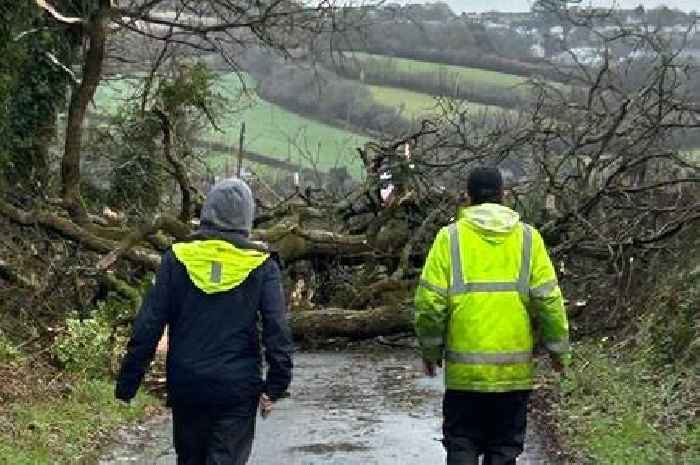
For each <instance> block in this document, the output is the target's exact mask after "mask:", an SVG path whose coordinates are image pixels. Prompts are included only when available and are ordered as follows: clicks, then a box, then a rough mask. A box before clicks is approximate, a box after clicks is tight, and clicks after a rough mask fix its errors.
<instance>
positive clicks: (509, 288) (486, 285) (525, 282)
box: [426, 223, 532, 295]
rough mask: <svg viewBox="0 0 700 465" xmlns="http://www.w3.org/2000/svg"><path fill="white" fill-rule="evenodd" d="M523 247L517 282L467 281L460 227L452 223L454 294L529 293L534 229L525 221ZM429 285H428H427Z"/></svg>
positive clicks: (451, 292) (451, 289)
mask: <svg viewBox="0 0 700 465" xmlns="http://www.w3.org/2000/svg"><path fill="white" fill-rule="evenodd" d="M522 227H523V248H522V254H521V257H520V260H521V261H520V274H519V275H518V280H517V281H516V282H480V283H471V282H469V283H465V282H464V275H463V274H462V256H461V254H460V249H459V229H458V226H457V223H452V224H451V225H450V226H449V227H448V228H447V229H448V231H449V233H450V261H451V262H452V285H451V286H450V290H449V293H450V294H452V295H456V294H463V293H466V292H519V293H520V294H523V295H527V294H528V292H529V290H530V289H529V287H530V257H531V256H532V229H530V226H528V225H526V224H524V223H523V225H522ZM426 287H427V286H426Z"/></svg>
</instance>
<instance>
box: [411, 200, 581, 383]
mask: <svg viewBox="0 0 700 465" xmlns="http://www.w3.org/2000/svg"><path fill="white" fill-rule="evenodd" d="M415 312H416V313H415V326H416V334H417V335H418V340H419V344H420V347H421V351H422V353H423V357H424V358H425V359H426V360H431V361H438V360H441V359H442V358H444V359H445V362H446V367H445V384H446V387H447V389H455V390H465V391H482V392H505V391H517V390H527V389H532V387H533V381H532V377H533V361H532V349H533V345H534V344H533V339H534V337H533V329H532V325H531V321H530V318H531V316H532V317H533V318H535V319H537V320H538V322H539V326H540V330H541V334H542V338H543V340H544V343H545V346H546V348H547V349H548V350H549V352H550V353H551V354H552V356H554V357H556V358H558V359H559V360H560V361H561V362H563V363H568V360H569V358H570V353H569V327H568V322H567V318H566V311H565V309H564V301H563V298H562V294H561V290H560V289H559V285H558V283H557V278H556V274H555V271H554V267H553V265H552V262H551V260H550V259H549V255H548V254H547V249H546V248H545V245H544V241H543V240H542V237H541V236H540V234H539V232H538V231H537V230H536V229H534V228H533V227H531V226H529V225H527V224H525V223H523V222H521V221H520V216H519V215H518V214H517V213H516V212H514V211H513V210H511V209H509V208H507V207H505V206H502V205H496V204H482V205H478V206H473V207H468V208H465V209H463V210H461V211H460V213H459V217H458V220H457V221H456V222H455V223H452V224H451V225H449V226H448V227H445V228H442V229H441V230H440V232H439V233H438V235H437V237H436V238H435V242H434V243H433V246H432V248H431V250H430V252H429V253H428V257H427V259H426V263H425V267H424V268H423V274H422V276H421V280H420V283H419V285H418V289H417V290H416V298H415Z"/></svg>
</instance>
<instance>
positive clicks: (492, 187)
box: [467, 167, 503, 205]
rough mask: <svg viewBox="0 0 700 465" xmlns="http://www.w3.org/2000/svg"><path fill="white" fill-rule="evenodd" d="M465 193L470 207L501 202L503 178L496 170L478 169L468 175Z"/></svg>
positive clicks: (488, 168)
mask: <svg viewBox="0 0 700 465" xmlns="http://www.w3.org/2000/svg"><path fill="white" fill-rule="evenodd" d="M467 193H468V194H469V198H470V200H471V203H472V205H479V204H482V203H502V202H503V176H501V172H500V171H499V170H498V168H490V167H479V168H475V169H473V170H472V172H471V173H469V178H468V179H467Z"/></svg>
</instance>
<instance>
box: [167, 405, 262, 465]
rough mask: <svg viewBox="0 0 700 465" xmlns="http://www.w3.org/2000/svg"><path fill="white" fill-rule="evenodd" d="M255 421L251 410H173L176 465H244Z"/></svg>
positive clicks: (246, 460) (249, 449)
mask: <svg viewBox="0 0 700 465" xmlns="http://www.w3.org/2000/svg"><path fill="white" fill-rule="evenodd" d="M248 410H250V409H248ZM255 417H256V412H255V410H253V412H252V413H250V412H241V411H240V409H238V410H229V411H226V410H225V409H224V410H222V409H218V410H214V409H193V408H182V407H173V443H174V444H175V452H176V453H177V465H245V463H246V462H248V458H249V457H250V452H251V450H252V448H253V436H254V435H255Z"/></svg>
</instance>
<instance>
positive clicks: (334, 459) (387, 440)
mask: <svg viewBox="0 0 700 465" xmlns="http://www.w3.org/2000/svg"><path fill="white" fill-rule="evenodd" d="M295 362H296V367H295V380H294V383H293V386H292V388H291V395H292V397H291V398H290V399H286V400H283V401H281V402H279V403H278V404H277V405H276V407H275V411H274V412H273V414H272V416H270V417H269V418H268V419H266V420H260V419H259V420H258V425H257V435H256V440H255V445H254V448H253V456H252V458H251V460H250V462H249V464H250V465H321V464H323V465H414V464H415V465H427V464H441V463H444V452H443V449H442V445H441V443H440V442H439V441H440V439H441V436H442V434H441V431H440V421H441V420H440V409H441V394H442V382H441V379H440V378H439V377H438V378H433V379H429V378H425V377H423V376H422V374H421V372H420V370H419V362H418V360H417V358H416V355H415V353H414V352H412V351H386V350H381V351H379V352H342V353H340V352H320V353H298V354H297V355H296V357H295ZM170 430H171V424H170V421H169V419H167V418H164V419H155V420H153V421H151V422H149V424H147V425H145V426H144V427H141V428H139V429H137V430H136V431H133V430H132V431H128V432H127V431H124V432H122V433H121V434H120V437H119V438H118V442H119V445H118V446H116V447H115V448H114V449H113V450H112V451H110V452H109V453H108V454H106V455H105V456H104V457H103V458H102V459H101V460H100V462H99V464H100V465H121V464H138V465H175V463H176V461H175V454H174V451H173V450H172V447H171V439H170ZM528 439H529V440H528V446H527V451H526V454H524V456H523V457H521V459H520V460H519V461H518V464H519V465H545V464H546V463H547V461H545V460H544V459H543V458H542V456H541V451H540V450H539V449H538V447H537V443H538V441H537V437H536V435H534V434H532V433H530V434H529V435H528Z"/></svg>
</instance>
